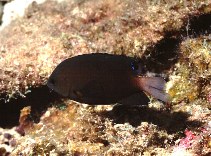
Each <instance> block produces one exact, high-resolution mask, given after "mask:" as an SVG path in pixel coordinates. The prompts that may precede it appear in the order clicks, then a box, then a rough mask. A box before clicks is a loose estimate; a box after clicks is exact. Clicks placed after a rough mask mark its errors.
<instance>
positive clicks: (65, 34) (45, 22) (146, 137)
mask: <svg viewBox="0 0 211 156" xmlns="http://www.w3.org/2000/svg"><path fill="white" fill-rule="evenodd" d="M210 8H211V3H210V1H206V0H204V1H192V0H190V1H185V0H181V1H148V0H147V1H140V0H134V1H130V0H125V1H118V0H117V1H114V0H99V1H97V2H96V0H89V1H72V0H65V1H63V2H59V3H57V2H56V1H52V0H47V1H46V3H43V4H42V5H38V4H36V3H33V5H31V6H30V7H29V8H28V9H27V10H26V16H25V17H24V18H20V19H18V20H16V21H14V22H13V23H12V24H11V25H10V26H9V27H8V28H5V29H4V30H2V32H1V36H0V43H1V45H0V51H1V53H0V57H1V59H0V65H1V66H2V67H4V68H2V69H1V71H0V74H1V75H0V80H1V86H0V93H6V94H7V96H8V97H10V98H11V97H14V96H15V95H17V94H19V95H22V94H23V93H24V95H25V93H26V92H27V91H28V90H29V88H30V86H40V85H45V84H46V81H47V79H48V77H49V75H50V74H51V72H52V71H53V69H54V68H55V66H56V65H58V64H59V63H60V62H61V61H62V60H65V59H67V58H69V57H73V56H77V55H82V54H89V53H93V52H96V53H98V52H107V53H109V54H116V55H117V54H118V55H122V54H123V55H126V56H130V57H134V56H135V57H138V58H142V57H143V58H146V60H147V59H152V61H151V64H150V63H149V64H147V65H148V66H153V65H154V66H153V67H155V70H160V71H161V73H162V72H164V73H165V74H166V75H167V77H168V75H169V82H168V85H169V86H168V93H169V94H170V95H171V97H172V101H173V102H172V103H171V104H172V105H171V106H172V107H171V109H168V110H167V109H166V107H165V106H163V103H162V102H159V101H157V100H155V99H153V100H151V101H149V107H146V106H143V107H140V108H138V107H131V108H128V107H127V108H125V107H121V106H106V105H105V106H96V107H93V106H87V105H84V104H81V103H80V104H78V103H76V102H73V101H70V100H64V103H65V104H66V106H65V107H64V104H63V103H61V102H55V103H53V105H54V106H53V107H51V108H48V110H47V111H46V112H45V113H44V114H43V115H42V117H41V118H40V121H39V122H38V123H35V122H32V121H30V120H29V119H30V117H31V116H30V114H29V108H28V109H25V114H24V115H23V116H21V117H20V121H21V123H22V127H19V128H20V129H19V130H22V131H23V132H24V133H25V135H24V136H22V137H20V138H18V139H15V141H16V144H15V146H14V147H13V150H11V151H9V152H10V155H14V156H17V155H23V156H28V155H128V156H129V155H146V156H147V155H162V156H163V155H185V154H186V155H188V154H189V155H210V153H211V151H210V135H211V134H210V132H211V123H210V121H211V115H210V114H211V113H210V102H211V89H210V88H211V85H210V73H211V72H210V69H211V68H210V62H211V60H210V37H209V36H208V35H207V34H206V33H200V35H199V34H198V35H199V36H197V35H196V37H195V38H194V37H192V36H191V35H190V36H185V35H184V34H186V32H185V33H183V34H181V32H184V30H185V31H186V29H184V28H187V29H188V27H189V24H191V23H189V22H191V20H192V17H194V18H195V22H196V23H197V22H199V21H198V20H200V19H204V18H201V17H204V15H206V17H207V18H206V19H210V13H211V12H210V11H211V9H210ZM203 21H206V22H208V23H209V22H210V20H203ZM199 26H200V27H203V25H199ZM181 29H182V30H181ZM187 31H188V30H187ZM191 31H193V33H194V32H195V30H194V29H191ZM207 32H208V33H209V32H210V26H209V27H208V28H207ZM187 34H188V32H187ZM181 36H185V37H181ZM168 39H170V40H174V39H175V40H176V41H178V42H172V43H173V44H169V42H168ZM174 43H176V45H174ZM159 44H162V45H161V46H160V47H162V46H163V49H164V50H161V51H156V50H155V52H153V53H152V51H151V49H153V48H154V47H156V46H157V45H158V46H159ZM172 46H175V47H179V50H175V52H174V53H173V52H172V50H171V47H172ZM166 49H170V50H169V51H167V50H166ZM172 49H173V48H172ZM175 49H176V48H175ZM170 55H173V56H172V57H170ZM152 56H155V57H152ZM174 58H175V60H173V61H171V60H172V59H174ZM166 62H168V63H166ZM169 62H170V63H169ZM161 67H164V68H165V70H163V69H162V68H161ZM167 67H168V68H167ZM157 68H159V69H157ZM36 98H37V99H39V98H40V97H36ZM38 102H39V100H38ZM6 104H7V103H6ZM18 104H19V103H18ZM38 104H39V106H41V107H42V105H43V103H38ZM60 104H61V107H60V108H58V105H60ZM154 105H156V106H157V105H160V107H154ZM31 109H32V110H33V107H32V108H31ZM9 115H11V114H9ZM20 126H21V125H20ZM24 133H22V135H23V134H24ZM3 144H8V142H3ZM1 150H2V151H3V152H6V150H5V148H1ZM178 153H179V154H178Z"/></svg>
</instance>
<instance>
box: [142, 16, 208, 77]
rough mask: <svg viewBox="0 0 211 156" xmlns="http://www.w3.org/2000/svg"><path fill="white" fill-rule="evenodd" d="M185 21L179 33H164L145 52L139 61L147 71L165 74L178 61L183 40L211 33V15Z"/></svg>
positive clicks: (194, 17)
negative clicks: (161, 37) (160, 38)
mask: <svg viewBox="0 0 211 156" xmlns="http://www.w3.org/2000/svg"><path fill="white" fill-rule="evenodd" d="M186 20H187V22H185V23H184V26H183V27H182V28H181V29H180V30H179V31H171V32H165V36H164V38H163V39H162V40H160V41H159V42H158V43H157V44H156V45H153V46H152V47H149V48H148V49H147V50H146V52H145V53H144V54H143V56H142V58H141V61H142V62H144V65H145V67H146V70H147V71H151V72H156V73H161V72H162V73H165V71H167V70H169V69H170V68H171V67H172V66H174V64H175V63H176V62H177V61H178V59H179V55H180V53H179V44H180V43H181V41H182V40H183V39H185V38H196V37H199V36H200V35H208V34H210V33H211V14H203V15H199V16H193V17H189V18H187V19H186Z"/></svg>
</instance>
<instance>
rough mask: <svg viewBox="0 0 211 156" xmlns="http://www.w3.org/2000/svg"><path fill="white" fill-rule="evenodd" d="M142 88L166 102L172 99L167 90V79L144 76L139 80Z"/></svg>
mask: <svg viewBox="0 0 211 156" xmlns="http://www.w3.org/2000/svg"><path fill="white" fill-rule="evenodd" d="M139 83H140V86H141V88H142V89H143V90H144V91H145V92H147V93H149V94H150V95H152V96H153V97H154V98H156V99H159V100H162V101H164V102H169V101H170V96H169V94H168V93H166V92H165V86H166V81H165V80H164V79H163V78H161V77H142V78H140V80H139Z"/></svg>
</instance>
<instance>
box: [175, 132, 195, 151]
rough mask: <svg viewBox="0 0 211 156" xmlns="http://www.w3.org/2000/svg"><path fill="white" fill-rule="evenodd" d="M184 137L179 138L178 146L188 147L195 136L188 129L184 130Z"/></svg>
mask: <svg viewBox="0 0 211 156" xmlns="http://www.w3.org/2000/svg"><path fill="white" fill-rule="evenodd" d="M185 135H186V137H185V138H184V139H181V140H180V143H179V147H183V148H189V147H190V146H191V145H192V141H193V140H194V138H195V137H196V136H195V134H194V133H193V132H191V131H189V130H187V129H186V130H185Z"/></svg>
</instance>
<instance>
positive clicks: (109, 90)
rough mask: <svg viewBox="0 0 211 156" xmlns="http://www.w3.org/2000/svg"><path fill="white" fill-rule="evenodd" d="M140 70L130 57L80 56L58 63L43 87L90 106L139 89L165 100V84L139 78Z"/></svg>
mask: <svg viewBox="0 0 211 156" xmlns="http://www.w3.org/2000/svg"><path fill="white" fill-rule="evenodd" d="M142 70H143V68H142V67H141V64H140V63H137V62H136V61H135V60H134V59H133V58H131V57H127V56H123V55H112V54H102V53H94V54H84V55H79V56H75V57H72V58H68V59H66V60H64V61H63V62H61V63H60V64H59V65H58V66H57V67H56V68H55V70H54V71H53V73H52V74H51V76H50V77H49V80H48V82H47V85H48V87H49V88H51V89H53V90H54V91H56V92H57V93H59V94H61V95H63V96H65V97H69V98H70V99H72V100H75V101H78V102H82V103H87V104H94V105H96V104H111V103H116V102H118V101H120V100H121V99H124V98H126V97H129V96H131V95H133V94H136V93H138V92H142V91H143V90H144V91H146V92H148V93H149V94H152V93H151V92H153V91H156V93H154V94H155V95H153V96H154V97H155V98H158V99H161V100H163V101H166V100H167V99H166V96H167V94H166V93H164V86H165V81H164V80H163V79H162V78H160V77H155V78H153V77H152V78H147V77H143V78H142V77H139V75H140V74H141V72H142ZM156 82H158V83H157V84H156ZM153 83H154V84H153ZM151 84H153V86H154V88H153V87H150V85H151ZM155 88H156V89H155ZM162 96H163V97H162Z"/></svg>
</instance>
